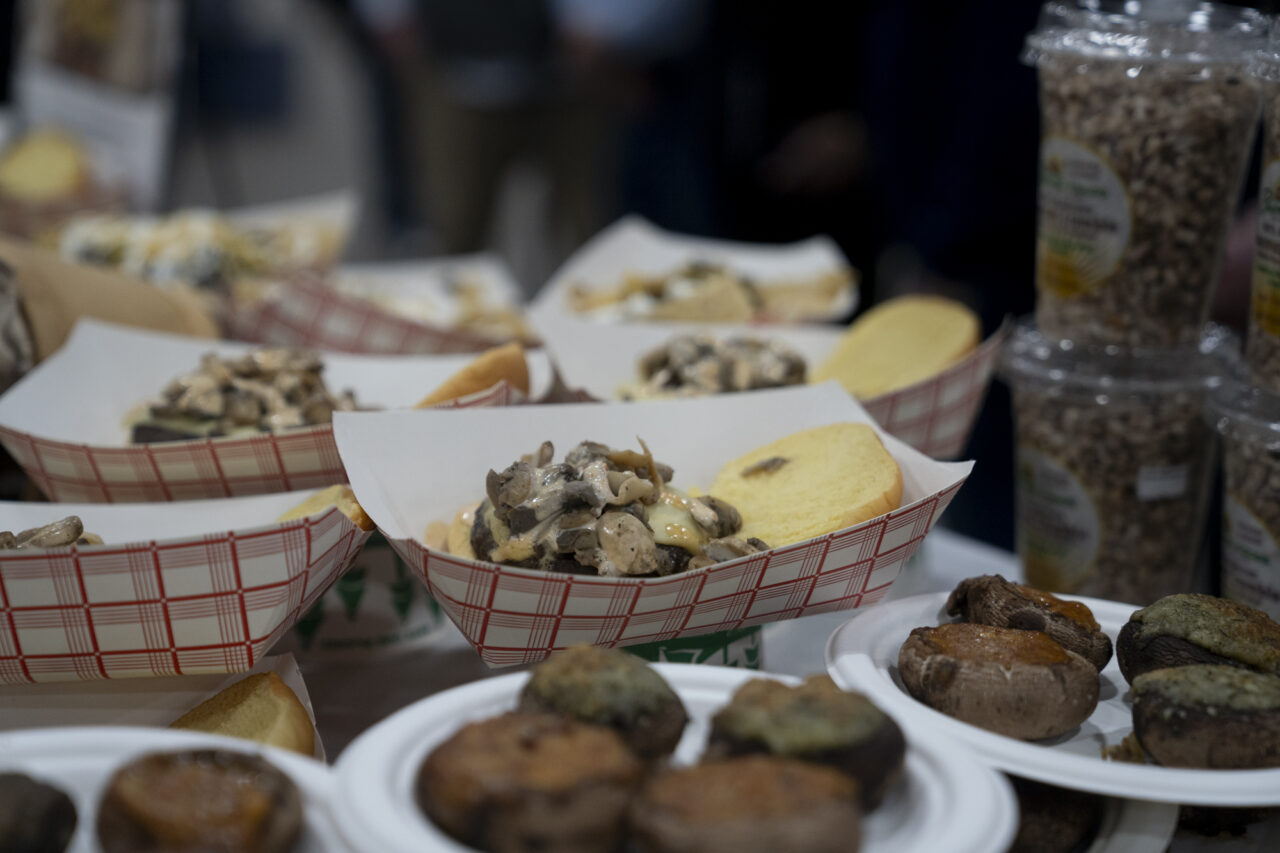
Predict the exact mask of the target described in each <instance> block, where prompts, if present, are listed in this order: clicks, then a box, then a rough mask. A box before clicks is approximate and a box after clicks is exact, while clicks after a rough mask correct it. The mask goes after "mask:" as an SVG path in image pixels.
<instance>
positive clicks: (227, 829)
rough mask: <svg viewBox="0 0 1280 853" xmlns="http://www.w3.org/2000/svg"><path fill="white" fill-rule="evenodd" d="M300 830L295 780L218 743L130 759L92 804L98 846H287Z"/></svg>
mask: <svg viewBox="0 0 1280 853" xmlns="http://www.w3.org/2000/svg"><path fill="white" fill-rule="evenodd" d="M301 832H302V795H301V794H300V793H299V791H298V787H297V785H295V784H294V783H293V780H291V779H290V778H289V777H288V776H286V775H285V774H284V773H282V772H281V771H280V770H279V769H278V768H276V767H275V766H274V765H272V764H271V763H269V762H268V761H266V760H265V759H263V758H261V757H259V756H256V755H247V754H244V753H238V752H229V751H226V750H220V749H198V750H189V751H185V752H169V753H152V754H150V755H143V756H141V757H139V758H136V759H134V760H133V761H130V762H129V763H128V764H126V765H124V766H123V767H121V768H120V769H119V770H117V771H116V772H115V774H114V775H113V776H112V777H111V781H110V783H109V784H108V786H107V789H106V792H105V793H104V794H103V796H102V801H101V802H100V803H99V805H98V843H99V844H101V846H102V850H103V851H104V853H145V851H155V853H287V851H290V850H292V849H293V848H294V845H295V844H296V843H297V841H298V838H299V836H300V835H301Z"/></svg>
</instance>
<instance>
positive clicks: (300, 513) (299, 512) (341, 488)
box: [276, 483, 375, 530]
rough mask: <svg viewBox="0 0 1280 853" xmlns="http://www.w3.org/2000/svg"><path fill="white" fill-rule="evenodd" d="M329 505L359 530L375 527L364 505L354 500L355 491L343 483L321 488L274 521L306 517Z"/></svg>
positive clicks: (321, 510)
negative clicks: (335, 508)
mask: <svg viewBox="0 0 1280 853" xmlns="http://www.w3.org/2000/svg"><path fill="white" fill-rule="evenodd" d="M331 506H336V507H337V508H338V509H339V511H341V512H342V514H343V515H345V516H346V517H347V518H349V519H351V521H352V522H353V523H354V524H355V526H356V527H359V528H360V529H361V530H373V528H374V527H375V525H374V523H373V519H371V518H370V517H369V516H368V514H367V513H366V512H365V511H364V507H362V506H360V502H359V501H357V500H356V493H355V492H353V491H352V490H351V487H350V486H348V485H347V484H345V483H341V484H338V485H334V486H330V487H329V488H327V489H321V490H320V491H318V492H316V493H315V494H314V495H312V496H311V497H309V498H307V499H306V500H305V501H303V502H302V503H300V504H298V505H297V506H295V507H293V508H292V509H289V510H287V511H286V512H285V513H284V514H283V515H281V516H280V517H279V518H277V519H276V521H292V520H294V519H295V518H306V517H307V516H309V515H315V514H316V513H318V512H323V511H324V510H326V509H328V508H329V507H331Z"/></svg>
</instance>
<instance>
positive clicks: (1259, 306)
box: [1250, 160, 1280, 338]
mask: <svg viewBox="0 0 1280 853" xmlns="http://www.w3.org/2000/svg"><path fill="white" fill-rule="evenodd" d="M1250 310H1251V311H1252V314H1253V318H1252V319H1253V322H1254V324H1255V326H1256V327H1257V328H1259V329H1262V330H1263V331H1264V332H1266V333H1267V334H1269V335H1271V336H1272V337H1276V338H1280V160H1277V161H1275V162H1274V163H1272V164H1271V165H1269V166H1267V168H1266V170H1265V171H1263V173H1262V185H1261V186H1260V187H1259V188H1258V234H1257V241H1256V242H1255V244H1254V251H1253V299H1252V307H1251V309H1250Z"/></svg>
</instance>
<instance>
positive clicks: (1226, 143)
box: [1023, 0, 1267, 347]
mask: <svg viewBox="0 0 1280 853" xmlns="http://www.w3.org/2000/svg"><path fill="white" fill-rule="evenodd" d="M1090 7H1091V8H1083V7H1082V6H1078V5H1075V4H1072V3H1061V2H1054V3H1048V4H1046V5H1045V6H1044V7H1043V9H1042V10H1041V16H1040V22H1039V24H1038V25H1037V28H1036V30H1035V31H1034V32H1033V33H1031V35H1029V36H1028V37H1027V46H1026V51H1025V53H1024V55H1023V58H1024V60H1025V61H1026V62H1028V63H1029V64H1032V65H1034V66H1036V68H1037V69H1038V71H1039V76H1040V108H1041V117H1042V137H1041V146H1040V182H1039V225H1038V231H1037V241H1036V286H1037V290H1038V294H1037V302H1036V322H1037V324H1038V326H1039V328H1040V330H1041V331H1042V332H1043V333H1044V334H1046V335H1049V336H1052V337H1056V338H1066V339H1071V340H1075V341H1083V342H1090V343H1104V344H1119V345H1127V346H1142V347H1168V346H1177V345H1181V344H1191V345H1194V344H1195V342H1196V339H1197V337H1198V335H1199V333H1200V329H1201V326H1202V325H1203V324H1204V322H1205V320H1206V319H1207V317H1208V311H1209V305H1210V302H1211V301H1212V296H1213V291H1214V288H1215V287H1216V284H1217V280H1218V275H1219V272H1220V270H1221V266H1222V258H1223V255H1224V252H1225V248H1226V237H1227V232H1228V229H1229V227H1230V224H1231V221H1232V218H1233V215H1234V212H1235V206H1236V203H1237V200H1238V198H1239V192H1240V187H1241V183H1242V181H1243V178H1244V171H1245V166H1246V164H1247V160H1248V154H1249V150H1250V147H1251V145H1252V142H1253V137H1254V133H1255V129H1256V124H1257V119H1258V112H1259V109H1260V103H1261V96H1260V93H1259V85H1258V82H1257V80H1256V79H1255V78H1254V77H1252V76H1251V75H1250V74H1249V73H1248V62H1249V59H1250V57H1251V56H1252V55H1253V53H1254V52H1256V51H1257V50H1258V49H1259V48H1261V47H1262V46H1263V45H1265V43H1266V40H1265V35H1266V22H1267V18H1266V17H1265V16H1263V15H1262V14H1260V13H1259V12H1257V11H1255V10H1252V9H1243V8H1239V7H1233V6H1225V5H1221V4H1216V3H1193V2H1182V0H1165V2H1138V0H1124V2H1111V0H1094V2H1091V3H1090Z"/></svg>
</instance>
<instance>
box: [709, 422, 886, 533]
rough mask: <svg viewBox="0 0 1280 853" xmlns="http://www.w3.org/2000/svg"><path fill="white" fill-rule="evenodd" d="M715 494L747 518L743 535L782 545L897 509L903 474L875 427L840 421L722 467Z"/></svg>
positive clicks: (796, 434)
mask: <svg viewBox="0 0 1280 853" xmlns="http://www.w3.org/2000/svg"><path fill="white" fill-rule="evenodd" d="M711 493H712V494H714V495H716V496H717V497H719V498H721V499H723V500H726V501H728V502H729V503H731V504H733V505H734V506H735V507H737V509H738V512H740V513H742V531H741V533H740V534H739V535H741V536H744V537H754V538H758V539H762V540H764V541H765V542H768V543H769V544H770V545H772V546H773V547H775V548H777V547H780V546H783V545H790V544H792V543H795V542H802V541H804V540H805V539H812V538H813V537H815V536H821V535H823V534H825V533H831V532H833V531H836V530H840V529H842V528H845V527H849V526H851V525H855V524H860V523H862V522H864V521H867V520H869V519H872V518H875V517H876V516H880V515H884V514H885V513H886V512H889V511H891V510H895V509H897V508H898V505H899V503H900V502H901V500H902V471H901V469H900V468H899V467H898V463H897V462H896V461H895V460H894V458H893V457H892V456H891V455H890V454H889V451H888V450H886V449H885V446H884V443H883V442H881V441H880V436H878V435H877V434H876V431H875V430H874V429H872V428H871V427H870V426H868V425H866V424H855V423H839V424H831V425H828V426H822V427H814V428H812V429H807V430H804V431H802V432H797V433H792V434H791V435H788V436H786V437H784V438H780V439H778V440H777V441H774V442H771V443H769V444H766V445H765V446H763V447H759V448H757V449H755V450H753V451H751V452H750V453H748V454H746V455H744V456H740V457H738V458H737V459H735V460H733V461H732V462H729V463H728V464H727V465H725V466H724V467H723V468H722V469H721V470H720V473H719V474H718V475H717V476H716V479H715V482H713V483H712V485H711Z"/></svg>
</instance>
